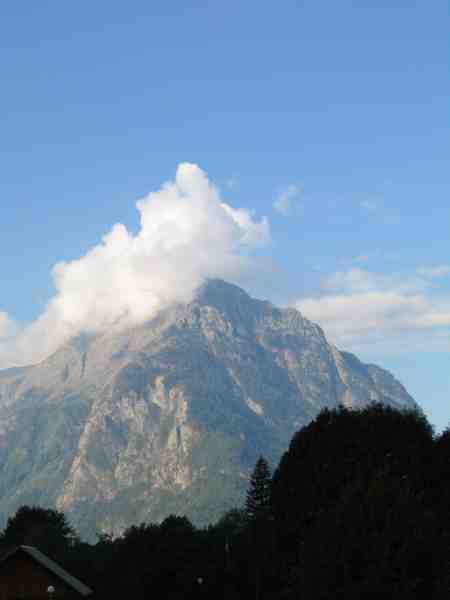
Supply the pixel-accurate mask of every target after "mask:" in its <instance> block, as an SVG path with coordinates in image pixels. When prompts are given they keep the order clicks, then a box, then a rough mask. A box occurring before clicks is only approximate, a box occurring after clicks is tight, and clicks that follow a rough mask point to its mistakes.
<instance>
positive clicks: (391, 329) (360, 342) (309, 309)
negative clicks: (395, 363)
mask: <svg viewBox="0 0 450 600" xmlns="http://www.w3.org/2000/svg"><path fill="white" fill-rule="evenodd" d="M294 304H295V306H296V308H298V309H299V310H300V311H301V312H302V313H303V314H304V315H305V316H306V317H308V318H310V319H311V320H312V321H315V322H317V323H319V324H320V325H321V326H322V327H323V328H324V330H325V333H326V334H327V336H328V337H329V338H330V339H331V340H332V341H333V342H335V343H336V344H338V345H339V346H341V347H343V348H345V349H349V350H353V351H358V352H361V351H367V350H370V349H372V350H373V349H375V348H377V350H382V351H384V352H386V351H393V352H396V351H399V350H410V349H411V344H414V345H415V346H416V347H420V348H421V349H422V350H428V349H432V348H436V344H438V345H439V349H446V350H447V351H448V350H450V338H446V337H445V336H443V335H442V333H443V332H442V328H448V327H450V297H445V296H444V297H442V296H435V295H434V294H433V290H432V287H431V285H430V282H429V281H428V280H427V279H426V278H425V277H418V276H397V277H395V276H392V275H385V274H380V273H374V272H370V271H366V270H363V269H349V270H348V271H341V272H337V273H334V274H333V275H331V276H328V277H327V278H325V279H324V280H323V282H322V291H321V293H320V294H319V295H318V296H317V297H309V298H300V299H298V300H297V301H295V303H294Z"/></svg>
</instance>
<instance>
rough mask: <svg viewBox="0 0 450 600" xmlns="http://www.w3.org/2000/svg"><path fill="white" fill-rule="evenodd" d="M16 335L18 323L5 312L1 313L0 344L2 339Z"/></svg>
mask: <svg viewBox="0 0 450 600" xmlns="http://www.w3.org/2000/svg"><path fill="white" fill-rule="evenodd" d="M16 333H17V325H16V323H14V321H13V320H12V319H10V317H9V316H8V315H7V314H6V313H5V312H0V342H1V340H2V339H5V338H10V337H12V336H14V335H15V334H16Z"/></svg>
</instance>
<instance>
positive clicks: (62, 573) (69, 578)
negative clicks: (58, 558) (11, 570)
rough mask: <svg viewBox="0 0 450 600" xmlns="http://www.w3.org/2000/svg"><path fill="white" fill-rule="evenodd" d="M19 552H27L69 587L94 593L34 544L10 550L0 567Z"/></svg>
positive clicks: (81, 591)
mask: <svg viewBox="0 0 450 600" xmlns="http://www.w3.org/2000/svg"><path fill="white" fill-rule="evenodd" d="M18 552H25V554H27V555H28V556H30V557H31V558H32V559H33V560H35V561H36V562H37V563H39V564H40V565H42V566H43V567H44V568H46V569H47V570H48V571H51V572H52V573H53V574H54V575H56V576H57V577H58V578H59V579H61V580H62V581H64V583H66V584H67V585H68V586H69V587H71V588H72V589H74V590H75V591H77V592H78V593H79V594H81V596H90V595H91V594H92V593H93V591H92V590H91V588H89V587H88V586H87V585H84V583H82V582H81V581H80V580H79V579H77V578H76V577H74V576H73V575H71V574H70V573H68V572H67V571H66V570H65V569H63V568H62V567H61V566H60V565H58V564H57V563H55V561H54V560H52V559H51V558H49V557H48V556H46V555H45V554H43V553H42V552H41V551H40V550H38V549H37V548H34V547H33V546H18V547H17V548H15V549H14V550H12V551H11V552H9V553H8V554H7V555H6V556H4V557H2V559H1V560H0V567H1V564H2V563H3V562H5V561H6V560H8V559H9V558H11V557H12V556H13V555H15V554H17V553H18Z"/></svg>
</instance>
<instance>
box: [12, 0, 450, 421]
mask: <svg viewBox="0 0 450 600" xmlns="http://www.w3.org/2000/svg"><path fill="white" fill-rule="evenodd" d="M449 25H450V15H449V8H448V3H447V2H444V0H442V1H441V0H436V1H435V2H432V3H429V2H425V1H420V2H416V3H411V2H406V0H405V1H396V2H392V1H390V2H388V1H384V0H382V1H380V2H376V3H374V2H369V1H364V0H362V1H361V2H350V1H346V0H342V1H341V2H331V1H328V2H325V1H322V2H321V1H304V2H300V1H298V0H297V1H295V2H290V1H285V2H281V3H269V2H266V3H264V2H263V3H261V2H253V1H251V0H249V1H246V2H242V1H240V2H235V1H233V0H231V1H229V2H226V3H224V2H221V3H220V2H206V1H204V2H200V1H198V2H185V3H179V2H170V1H165V2H151V3H150V2H147V1H139V0H137V1H131V2H128V3H124V2H114V1H113V2H111V1H108V2H106V1H103V0H96V2H90V3H88V2H78V3H68V2H65V3H63V2H56V1H53V0H50V1H46V2H36V3H30V2H15V3H2V6H1V7H0V40H1V42H0V45H1V52H0V70H1V82H2V83H1V94H0V109H1V110H0V114H1V117H2V125H1V136H0V155H1V164H2V169H1V177H0V194H1V195H0V198H1V200H0V201H1V208H2V213H1V214H2V217H1V221H0V256H1V258H0V277H1V281H2V282H3V284H2V286H1V293H0V312H1V315H2V317H1V318H0V342H1V343H0V348H1V347H2V345H3V349H5V348H6V350H4V352H7V351H8V352H9V350H8V344H9V345H10V346H11V345H15V350H14V352H15V354H14V356H15V357H16V358H15V360H18V359H17V356H18V354H17V352H19V350H17V348H19V349H20V348H22V346H21V345H20V344H18V343H17V340H16V338H17V336H18V335H19V337H20V335H21V332H23V330H24V329H25V331H27V327H30V323H31V324H33V323H35V322H36V319H38V320H39V319H42V315H45V314H46V311H48V306H49V303H51V302H52V299H54V298H55V294H56V296H57V297H58V293H60V292H61V290H59V291H58V290H57V291H55V286H56V287H58V282H57V281H56V282H55V280H54V279H53V278H52V268H53V266H54V265H55V264H56V263H59V262H61V261H76V260H77V259H80V258H81V257H83V256H85V255H86V253H88V252H89V251H90V250H91V249H92V248H94V247H96V246H98V245H99V244H100V243H101V239H102V236H104V235H105V234H107V233H108V232H109V231H110V230H111V228H112V226H113V225H114V224H115V223H122V224H124V225H125V226H126V228H127V229H128V231H129V232H131V234H132V235H136V236H138V235H139V231H140V230H141V225H140V224H139V217H140V214H139V212H138V211H137V210H136V201H137V200H138V199H140V198H143V197H146V196H147V194H149V192H152V191H153V192H154V191H156V190H158V189H160V187H161V185H162V184H163V183H164V182H165V181H169V180H172V181H173V180H174V179H175V177H176V172H177V166H178V165H179V164H180V163H184V162H189V163H194V164H197V165H199V166H200V167H201V169H203V171H204V172H205V173H207V176H208V178H209V180H210V181H211V182H213V183H214V184H215V185H216V186H217V187H218V188H219V189H220V194H221V198H222V199H223V201H224V202H226V203H227V204H228V205H229V206H231V207H234V208H235V209H236V208H243V209H244V208H245V209H247V210H248V211H250V212H249V213H248V215H250V217H249V218H250V219H251V220H252V221H251V224H250V225H251V227H252V228H253V229H252V231H253V230H255V229H254V228H255V227H257V226H258V224H259V225H262V223H263V222H262V221H261V219H262V218H263V217H267V222H266V223H267V228H269V229H270V242H269V239H268V237H269V234H268V232H266V233H267V235H266V239H265V240H264V243H259V242H261V240H259V242H258V243H257V244H253V245H252V248H251V250H250V253H252V254H253V255H254V256H255V257H256V258H258V259H259V260H260V261H265V263H266V266H267V264H270V265H271V269H272V270H270V269H267V268H266V271H265V275H261V272H260V271H261V269H259V267H258V268H256V267H255V268H256V271H255V273H256V274H254V275H253V277H250V279H248V281H249V283H248V287H249V288H250V289H254V290H255V292H258V294H259V295H263V296H266V297H269V298H271V299H272V300H274V301H276V302H279V303H283V304H288V303H289V304H294V305H296V306H298V307H299V308H300V309H301V310H302V311H303V312H304V313H305V314H306V316H310V317H311V318H314V320H317V321H319V322H320V323H321V324H322V325H323V326H324V328H325V331H326V332H327V333H328V335H329V337H330V339H332V340H333V341H335V342H336V343H337V345H339V347H341V348H344V349H350V350H353V351H355V352H357V354H358V355H359V356H360V357H361V358H363V359H365V360H368V361H376V362H377V363H379V364H381V365H382V366H385V367H387V368H389V369H391V370H392V371H393V372H394V374H396V375H397V376H398V377H399V378H400V380H401V381H402V382H403V383H404V384H405V386H406V387H407V389H408V390H409V391H410V392H411V393H412V394H413V395H414V396H415V398H416V399H417V400H418V402H419V403H420V404H421V405H422V406H423V408H424V410H425V412H426V413H427V415H428V416H429V418H430V420H431V422H432V423H433V424H435V426H436V427H437V428H438V429H440V428H442V427H445V426H447V424H448V423H449V422H450V402H449V393H450V384H449V377H448V365H449V359H450V356H449V350H450V343H449V328H450V269H448V265H450V253H449V250H450V248H449V246H450V242H449V236H448V229H449V223H450V202H449V190H450V176H449V172H450V169H449V165H448V162H449V158H450V135H449V134H450V113H449V92H450V81H449V66H450V65H449V39H448V31H449ZM198 176H199V175H198V173H197V175H196V177H198ZM200 178H201V177H200ZM186 185H188V184H186ZM189 185H190V184H189ZM196 185H197V184H196ZM163 201H164V198H163V197H161V202H163ZM211 201H212V200H211ZM202 206H203V205H202ZM197 208H198V210H201V206H200V204H199V205H198V206H197ZM208 210H209V209H208ZM149 211H150V209H149ZM251 211H253V212H251ZM213 213H214V214H213ZM213 213H208V215H209V217H208V218H213V219H215V218H216V217H217V214H216V213H215V212H214V211H213ZM149 214H150V212H149ZM192 214H194V212H193V213H192ZM235 216H236V215H235ZM153 218H154V219H155V222H158V220H157V218H156V214H155V213H151V217H150V216H149V219H153ZM186 218H187V220H188V221H189V216H187V217H186ZM196 218H197V217H196ZM208 222H209V221H208ZM241 225H242V224H241ZM247 226H249V224H248V223H247V224H246V225H245V226H243V227H244V228H242V227H241V230H240V231H241V233H240V234H239V235H241V234H242V235H241V238H240V241H241V242H242V240H243V239H244V237H245V235H246V234H245V232H244V233H242V232H243V231H244V229H245V227H247ZM225 229H226V228H225ZM220 231H221V232H222V233H223V234H224V238H223V240H224V244H225V245H224V253H225V254H224V262H223V263H221V265H220V268H221V269H222V271H220V270H219V272H220V273H222V272H224V271H223V269H225V266H226V268H227V269H228V268H229V264H230V263H229V259H230V255H229V252H231V250H230V248H228V247H225V246H226V243H227V242H226V240H228V237H227V236H228V235H229V234H230V235H231V233H230V232H229V231H228V230H226V231H225V230H222V229H221V230H220ZM245 231H247V229H245ZM255 231H256V230H255ZM258 231H259V233H261V231H262V230H258ZM247 233H248V231H247ZM196 235H197V236H201V235H202V234H201V231H200V230H198V231H197V230H196ZM233 235H234V233H233ZM263 237H264V236H263ZM196 240H197V242H199V243H201V241H202V240H200V238H198V237H197V238H196ZM197 242H196V243H197ZM244 246H246V243H245V242H244ZM255 246H256V247H255ZM147 250H148V249H147ZM241 250H242V249H241ZM243 252H244V254H245V253H248V252H249V250H248V248H247V247H246V248H245V249H244V250H243ZM227 253H228V254H227ZM227 261H228V262H227ZM77 264H78V263H77ZM80 264H83V265H85V264H86V263H80ZM170 264H172V263H168V265H169V266H170ZM169 266H168V268H169ZM197 267H198V269H200V266H198V265H197ZM197 267H196V268H197ZM202 268H203V266H202ZM217 268H218V267H217V265H208V269H217ZM198 269H197V270H195V276H199V273H200V271H199V270H198ZM263 270H264V269H263ZM87 271H88V272H89V273H90V274H92V272H93V271H92V270H91V269H90V268H89V269H87ZM73 272H74V269H69V268H68V269H67V272H65V273H66V274H67V273H68V275H67V277H66V278H65V279H64V277H63V279H64V282H63V283H62V284H61V286H63V285H67V286H68V287H69V288H71V286H72V285H73V277H74V276H73ZM209 272H210V271H208V273H209ZM213 272H215V271H213ZM225 272H228V271H225ZM114 273H115V272H114ZM159 275H160V276H161V274H159ZM71 277H72V279H70V278H71ZM114 277H116V275H114ZM155 277H156V276H155ZM66 280H67V281H66ZM76 281H77V282H78V283H77V284H79V285H80V286H82V287H83V286H85V287H83V290H81V289H80V294H81V293H82V291H83V293H88V291H86V290H87V288H89V289H90V287H89V286H91V285H92V286H93V287H92V290H95V289H96V288H95V286H94V284H93V283H92V282H91V281H90V280H89V279H86V280H84V279H77V280H76ZM64 289H67V287H66V288H64ZM71 289H72V288H71ZM167 289H168V288H167ZM171 289H172V288H171ZM164 290H166V288H164ZM161 293H162V292H161ZM164 293H166V292H164ZM55 310H56V309H55ZM58 310H59V309H58ZM102 314H103V313H102ZM50 322H51V323H52V324H53V326H55V323H54V322H53V321H50ZM82 322H83V323H84V321H80V323H82ZM45 323H47V324H48V322H47V321H45ZM2 324H3V325H2ZM80 326H81V325H80ZM2 327H3V333H2V329H1V328H2ZM31 327H33V325H31ZM35 329H36V328H35ZM38 329H39V328H38ZM2 336H3V341H2ZM33 339H34V340H35V339H39V338H33ZM6 355H7V354H6ZM6 355H5V356H6ZM1 357H2V354H1V352H0V359H1ZM5 360H6V359H5ZM5 364H6V363H5Z"/></svg>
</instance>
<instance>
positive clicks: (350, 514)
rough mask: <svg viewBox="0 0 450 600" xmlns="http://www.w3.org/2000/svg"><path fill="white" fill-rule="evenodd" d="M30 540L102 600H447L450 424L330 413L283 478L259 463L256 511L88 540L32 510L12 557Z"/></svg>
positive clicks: (300, 442) (8, 537)
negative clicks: (437, 431) (122, 598)
mask: <svg viewBox="0 0 450 600" xmlns="http://www.w3.org/2000/svg"><path fill="white" fill-rule="evenodd" d="M22 543H25V544H31V545H35V546H37V547H39V548H40V549H41V550H42V551H43V552H46V553H47V554H49V555H50V556H52V557H53V558H54V559H55V560H57V561H58V562H60V563H62V564H63V565H64V566H66V568H68V569H69V570H70V571H71V572H73V573H74V574H75V575H77V576H79V577H80V578H81V579H83V580H84V581H86V583H88V584H90V585H91V586H92V587H93V588H94V589H95V590H96V592H97V597H99V598H103V597H104V598H109V597H111V596H112V595H116V594H121V595H122V594H123V595H132V596H133V597H134V598H136V599H139V598H144V597H147V596H149V595H150V594H152V593H154V590H155V589H158V590H163V592H162V594H161V593H159V595H162V596H163V597H167V598H170V599H178V598H180V599H181V598H184V599H185V598H191V597H192V598H195V599H196V600H202V598H205V599H206V598H211V597H214V598H219V599H220V598H224V599H228V598H230V599H234V598H240V597H246V598H250V599H253V600H271V599H272V598H273V599H275V598H283V599H286V600H291V599H292V600H294V598H301V599H302V600H332V599H333V600H334V599H344V598H345V600H353V599H355V600H356V599H358V600H360V599H361V598H364V599H366V598H367V599H371V598H380V597H395V598H396V600H403V599H408V600H409V599H411V600H412V599H414V600H420V599H422V598H423V599H427V600H429V599H441V598H444V597H445V598H447V597H448V595H449V593H450V430H448V431H446V432H444V433H443V434H442V435H440V436H438V437H436V436H434V435H433V431H432V428H431V426H430V425H429V424H428V422H427V420H426V419H425V417H424V416H423V414H421V413H420V412H416V411H397V410H394V409H393V408H390V407H386V406H383V405H380V404H375V405H371V406H370V407H368V408H366V409H364V410H357V411H350V410H347V409H344V408H338V409H336V410H324V411H322V412H321V413H320V414H319V416H318V417H317V418H316V419H315V420H314V421H313V422H312V423H310V424H309V425H308V426H306V427H304V428H303V429H301V430H300V431H299V432H298V433H296V434H295V436H294V437H293V439H292V441H291V444H290V446H289V448H288V450H287V452H286V453H285V454H284V456H283V457H282V459H281V461H280V463H279V465H278V467H277V468H276V470H275V472H274V474H273V477H272V476H271V473H270V469H269V465H268V463H267V461H266V460H265V459H264V458H263V457H260V458H259V459H258V461H257V463H256V465H255V468H254V471H253V473H252V476H251V478H250V481H249V487H248V492H247V497H246V502H245V505H244V506H243V507H242V508H236V509H233V510H231V511H229V512H228V513H226V514H225V515H224V516H223V517H222V518H221V519H220V520H219V521H218V522H217V523H215V524H214V525H211V526H209V527H208V528H206V529H196V528H195V527H194V526H193V525H192V524H191V523H190V522H189V520H188V519H187V518H186V517H180V516H171V517H168V518H167V519H166V520H165V521H163V522H162V523H161V524H141V525H139V526H133V527H130V528H129V529H128V530H127V531H125V533H124V534H123V535H122V536H121V537H119V538H117V539H112V538H110V537H109V536H107V535H102V536H100V537H99V539H98V542H97V543H96V544H94V545H89V544H86V543H83V542H82V541H81V540H80V539H79V538H78V536H77V535H76V532H75V531H74V530H73V528H72V527H71V526H70V524H69V523H68V522H67V520H66V519H65V517H64V515H62V514H61V513H58V512H57V511H52V510H48V509H42V508H36V507H22V508H21V509H19V511H17V513H16V514H15V515H14V516H13V517H11V518H10V519H9V520H8V523H7V526H6V528H5V530H4V531H3V532H2V533H1V534H0V550H2V551H5V550H6V549H7V548H10V547H11V546H13V545H16V544H22Z"/></svg>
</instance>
